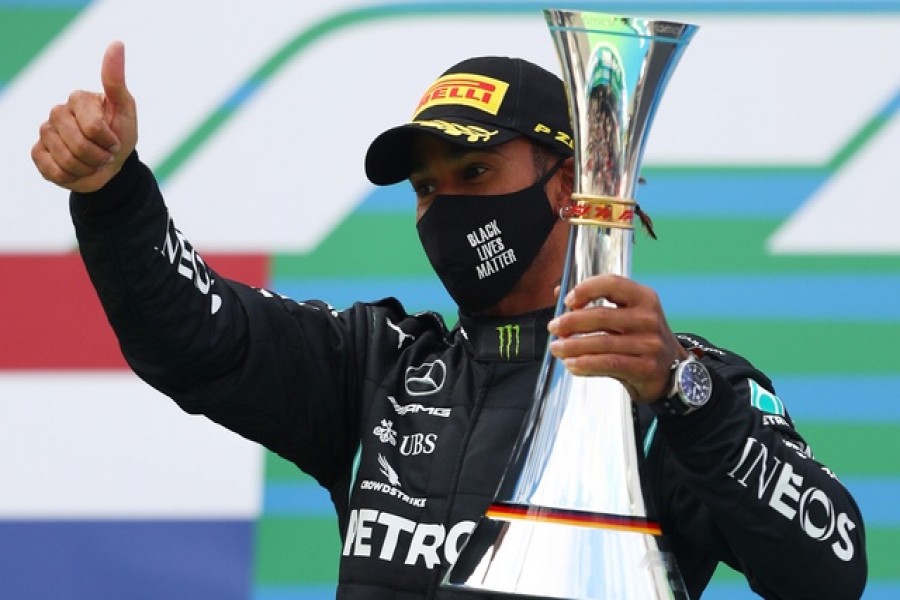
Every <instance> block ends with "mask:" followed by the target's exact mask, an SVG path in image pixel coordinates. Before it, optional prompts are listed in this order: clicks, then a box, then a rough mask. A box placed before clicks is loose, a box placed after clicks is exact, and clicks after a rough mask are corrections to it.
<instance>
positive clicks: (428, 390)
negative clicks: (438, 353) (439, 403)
mask: <svg viewBox="0 0 900 600" xmlns="http://www.w3.org/2000/svg"><path fill="white" fill-rule="evenodd" d="M446 380H447V365H445V364H444V361H442V360H440V359H438V360H436V361H434V362H427V363H423V364H421V365H419V366H418V367H407V368H406V393H407V394H409V395H410V396H430V395H431V394H437V393H438V392H439V391H441V389H443V387H444V382H445V381H446Z"/></svg>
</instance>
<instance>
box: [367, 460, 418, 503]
mask: <svg viewBox="0 0 900 600" xmlns="http://www.w3.org/2000/svg"><path fill="white" fill-rule="evenodd" d="M378 465H379V466H380V469H378V470H379V471H380V472H381V474H382V475H384V476H385V478H386V479H387V480H388V483H383V482H381V481H374V480H372V479H364V480H363V481H361V482H360V484H359V489H361V490H368V491H372V492H379V493H381V494H384V495H385V496H391V497H393V498H396V499H398V500H400V501H401V502H405V503H406V504H409V505H410V506H415V507H416V508H422V507H424V506H425V502H426V499H425V498H414V497H412V496H410V495H409V494H407V493H406V492H404V491H403V490H401V489H400V488H401V487H402V486H401V484H400V476H399V475H398V474H397V471H396V470H395V469H394V467H392V466H391V464H390V463H389V462H388V460H387V458H385V457H384V455H383V454H379V455H378Z"/></svg>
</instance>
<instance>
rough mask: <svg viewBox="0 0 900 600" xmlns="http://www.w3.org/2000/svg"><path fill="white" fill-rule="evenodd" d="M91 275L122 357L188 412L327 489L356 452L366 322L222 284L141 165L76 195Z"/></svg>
mask: <svg viewBox="0 0 900 600" xmlns="http://www.w3.org/2000/svg"><path fill="white" fill-rule="evenodd" d="M70 211H71V214H72V218H73V221H74V223H75V228H76V234H77V238H78V243H79V249H80V252H81V255H82V257H83V260H84V263H85V265H86V268H87V271H88V274H89V276H90V278H91V281H92V283H93V285H94V287H95V288H96V290H97V294H98V296H99V298H100V300H101V303H102V304H103V308H104V310H105V311H106V315H107V317H108V319H109V322H110V324H111V325H112V327H113V329H114V330H115V333H116V336H117V338H118V340H119V344H120V346H121V348H122V352H123V354H124V356H125V358H126V360H127V361H128V363H129V364H130V365H131V367H132V368H133V369H134V371H135V372H136V373H137V374H138V375H139V376H140V377H141V378H142V379H144V380H145V381H147V382H148V383H150V384H151V385H152V386H154V387H155V388H157V389H158V390H160V391H161V392H163V393H164V394H166V395H168V396H170V397H171V398H173V399H174V400H175V401H176V402H177V403H178V404H179V405H180V406H181V407H182V408H183V409H184V410H186V411H187V412H190V413H201V414H204V415H206V416H208V417H209V418H210V419H212V420H214V421H216V422H218V423H221V424H222V425H224V426H226V427H228V428H229V429H232V430H234V431H236V432H238V433H239V434H241V435H243V436H244V437H246V438H248V439H251V440H254V441H257V442H260V443H262V444H263V445H265V446H266V447H268V448H269V449H271V450H273V451H274V452H277V453H278V454H280V455H281V456H283V457H285V458H287V459H288V460H291V461H293V462H294V463H296V464H297V465H298V466H300V468H302V469H303V470H304V471H306V472H308V473H310V474H311V475H313V476H314V477H315V478H317V479H318V480H319V481H320V482H321V483H322V484H323V485H325V486H326V487H330V486H332V485H334V483H335V481H336V480H337V479H338V478H340V477H341V474H342V473H346V471H347V469H349V466H350V464H351V462H352V457H353V454H354V452H355V444H356V442H355V440H356V439H357V436H356V435H355V432H353V431H350V430H348V429H347V428H348V427H350V426H351V425H349V424H352V423H356V418H355V417H354V415H353V414H352V413H353V411H354V410H355V408H354V406H353V404H352V403H351V401H350V400H349V399H351V398H354V397H355V396H356V389H357V386H358V385H359V383H358V375H357V374H358V373H360V372H362V371H361V366H360V364H357V363H358V361H360V360H362V359H357V358H356V357H357V356H359V355H360V354H364V353H358V352H356V351H355V349H356V347H357V346H360V345H362V344H364V340H362V339H357V337H358V336H362V335H364V334H365V330H366V326H365V322H366V321H365V320H366V317H365V315H364V314H362V312H361V311H352V310H351V311H346V312H343V313H338V312H336V311H334V310H333V309H331V307H329V306H327V305H325V304H323V303H321V302H308V303H297V302H294V301H291V300H289V299H286V298H283V297H280V296H278V295H277V294H273V293H270V292H269V291H267V290H262V289H254V288H250V287H248V286H245V285H243V284H240V283H238V282H235V281H230V280H228V279H227V278H224V277H222V276H220V275H219V274H218V273H217V272H216V271H215V270H213V269H211V268H210V267H209V266H207V265H206V263H205V262H204V260H203V259H202V258H201V256H200V255H199V254H198V253H197V252H196V251H195V250H194V249H193V247H192V246H191V244H190V243H189V242H188V240H187V239H186V238H185V237H184V236H183V235H182V234H181V232H180V231H178V229H176V227H175V225H174V223H173V221H172V220H171V218H170V217H169V215H168V211H167V210H166V207H165V204H164V202H163V199H162V196H161V194H160V192H159V189H158V186H157V184H156V181H155V179H154V177H153V175H152V173H151V172H150V170H149V169H148V168H147V167H146V166H145V165H143V164H142V163H141V162H140V161H139V160H138V158H137V155H136V154H133V155H132V156H131V157H130V158H129V159H128V160H127V161H126V163H125V165H124V167H123V169H122V171H121V172H120V173H119V174H118V175H117V176H116V177H115V178H114V179H113V180H112V181H110V183H109V184H107V186H106V187H104V188H103V189H102V190H100V191H99V192H96V193H93V194H72V196H71V198H70Z"/></svg>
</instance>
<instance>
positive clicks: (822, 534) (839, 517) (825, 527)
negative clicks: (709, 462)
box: [728, 437, 856, 561]
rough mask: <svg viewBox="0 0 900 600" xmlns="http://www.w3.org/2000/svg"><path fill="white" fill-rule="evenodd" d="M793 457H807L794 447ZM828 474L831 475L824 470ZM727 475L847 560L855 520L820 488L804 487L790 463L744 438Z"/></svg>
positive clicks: (753, 440)
mask: <svg viewBox="0 0 900 600" xmlns="http://www.w3.org/2000/svg"><path fill="white" fill-rule="evenodd" d="M789 447H791V448H792V449H795V451H796V454H797V456H799V457H801V458H802V459H804V460H808V458H807V456H806V454H804V453H803V452H802V451H801V450H799V449H796V448H795V446H794V445H791V446H789ZM826 473H828V475H829V476H831V477H834V475H833V474H832V473H831V472H830V471H828V470H826ZM728 476H729V477H731V478H732V479H734V480H735V481H737V482H738V484H740V485H741V486H743V487H745V488H753V487H755V488H756V496H757V498H759V500H761V501H765V502H767V503H768V505H769V507H770V508H772V509H773V510H774V511H775V512H777V513H778V514H780V515H781V516H782V517H784V518H785V519H788V520H789V521H793V520H795V519H796V521H797V523H798V524H799V525H800V528H801V529H802V530H803V532H804V533H805V534H806V535H808V536H809V537H810V538H812V539H814V540H815V541H817V542H824V543H829V542H830V544H831V551H832V552H833V553H834V555H835V556H837V557H838V558H839V559H841V560H843V561H850V560H852V559H853V556H854V555H855V554H856V549H855V548H854V546H853V540H852V539H851V537H850V532H851V531H853V530H854V529H856V523H854V522H853V520H852V519H851V518H850V517H849V516H847V514H846V513H838V512H837V511H836V510H835V508H834V503H833V502H832V500H831V498H830V497H829V496H828V494H826V493H825V492H824V491H823V490H821V489H819V488H816V487H811V486H804V485H803V483H804V478H803V476H802V475H800V474H798V473H796V472H794V467H793V466H792V465H791V463H788V462H783V461H782V460H781V459H779V458H778V457H776V456H772V457H769V450H768V448H766V446H764V445H763V444H761V443H760V442H759V440H757V439H756V438H753V437H750V438H747V443H746V444H745V445H744V452H743V454H742V455H741V458H740V460H739V461H738V464H737V465H736V466H735V467H734V468H733V469H732V470H731V471H729V473H728Z"/></svg>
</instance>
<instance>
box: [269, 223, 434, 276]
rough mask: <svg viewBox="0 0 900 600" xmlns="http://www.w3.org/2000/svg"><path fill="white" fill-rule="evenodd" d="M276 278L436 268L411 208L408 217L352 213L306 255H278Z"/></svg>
mask: <svg viewBox="0 0 900 600" xmlns="http://www.w3.org/2000/svg"><path fill="white" fill-rule="evenodd" d="M271 268H272V274H273V277H274V278H276V279H278V278H297V277H304V276H305V277H339V278H341V279H348V278H352V277H358V276H365V277H379V276H384V275H387V276H408V275H424V276H428V277H432V276H433V275H434V272H433V271H432V270H431V266H430V265H429V264H428V259H427V258H426V257H425V253H424V252H423V251H422V245H421V244H420V243H419V237H418V234H417V233H416V228H415V224H414V222H413V211H412V208H410V212H409V215H408V218H404V217H397V216H396V215H389V214H388V215H386V214H379V213H367V214H357V215H352V216H350V217H348V218H347V219H345V220H344V221H343V222H341V223H340V225H338V226H337V227H336V228H335V229H333V230H332V231H331V233H330V234H329V235H328V236H327V237H326V238H325V240H324V241H322V243H320V244H319V246H318V247H317V248H316V249H315V250H313V251H311V252H309V253H308V254H305V255H276V256H275V257H274V258H273V260H272V267H271Z"/></svg>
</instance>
